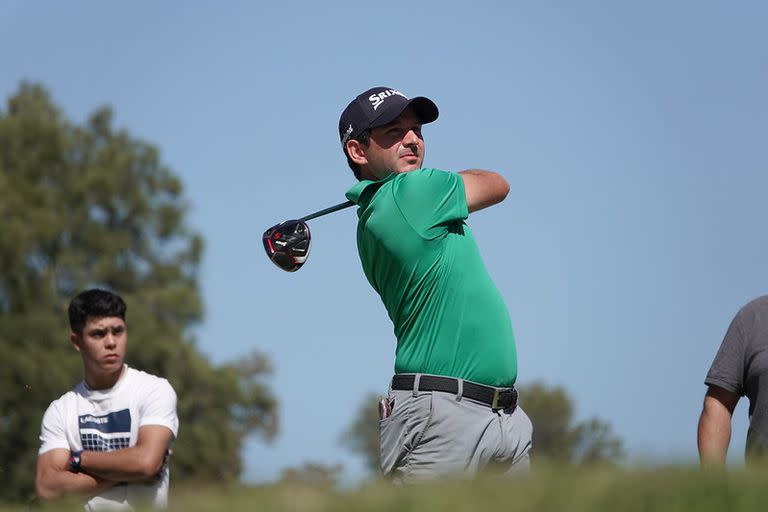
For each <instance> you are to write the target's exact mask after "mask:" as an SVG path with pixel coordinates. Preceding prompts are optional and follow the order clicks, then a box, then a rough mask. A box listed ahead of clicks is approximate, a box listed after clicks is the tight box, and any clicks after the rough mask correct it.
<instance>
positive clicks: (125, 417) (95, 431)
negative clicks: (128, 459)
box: [79, 409, 131, 452]
mask: <svg viewBox="0 0 768 512" xmlns="http://www.w3.org/2000/svg"><path fill="white" fill-rule="evenodd" d="M79 423H80V441H81V442H82V443H83V450H90V451H94V452H111V451H112V450H119V449H120V448H128V446H129V445H130V442H131V411H130V410H129V409H123V410H122V411H117V412H111V413H109V414H105V415H103V416H94V415H93V414H83V415H81V416H80V417H79Z"/></svg>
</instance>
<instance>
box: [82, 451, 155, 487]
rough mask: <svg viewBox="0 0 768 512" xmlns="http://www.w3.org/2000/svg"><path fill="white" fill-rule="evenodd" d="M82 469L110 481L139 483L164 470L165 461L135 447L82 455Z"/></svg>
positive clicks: (88, 452) (87, 452) (86, 452)
mask: <svg viewBox="0 0 768 512" xmlns="http://www.w3.org/2000/svg"><path fill="white" fill-rule="evenodd" d="M81 457H82V460H81V466H80V467H81V468H82V470H83V471H85V472H86V473H89V474H91V475H96V476H98V477H101V478H106V479H108V480H117V481H121V482H139V481H144V480H148V479H151V478H154V477H155V476H157V474H158V473H159V472H160V470H161V469H162V468H163V460H162V459H160V460H159V461H158V460H157V459H156V457H151V456H150V455H148V454H147V453H146V451H145V450H142V449H141V448H139V447H136V446H133V447H130V448H123V449H121V450H116V451H113V452H92V451H85V452H83V453H82V456H81Z"/></svg>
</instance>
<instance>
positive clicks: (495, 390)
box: [491, 388, 502, 411]
mask: <svg viewBox="0 0 768 512" xmlns="http://www.w3.org/2000/svg"><path fill="white" fill-rule="evenodd" d="M501 391H502V390H501V389H499V388H493V402H492V403H491V409H493V410H494V411H497V410H499V409H501V407H499V395H500V394H501Z"/></svg>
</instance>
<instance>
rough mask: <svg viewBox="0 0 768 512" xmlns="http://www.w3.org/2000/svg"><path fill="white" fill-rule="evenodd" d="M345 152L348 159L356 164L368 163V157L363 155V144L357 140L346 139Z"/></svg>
mask: <svg viewBox="0 0 768 512" xmlns="http://www.w3.org/2000/svg"><path fill="white" fill-rule="evenodd" d="M347 154H348V155H349V159H350V160H352V161H353V162H355V163H356V164H357V165H365V164H367V163H368V158H366V156H365V146H363V143H362V142H360V141H359V140H355V139H350V140H348V141H347Z"/></svg>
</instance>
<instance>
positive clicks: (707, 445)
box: [698, 386, 739, 468]
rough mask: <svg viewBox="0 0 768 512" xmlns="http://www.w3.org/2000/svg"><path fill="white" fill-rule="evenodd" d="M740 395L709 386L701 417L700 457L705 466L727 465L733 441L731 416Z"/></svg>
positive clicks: (717, 466)
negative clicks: (730, 444)
mask: <svg viewBox="0 0 768 512" xmlns="http://www.w3.org/2000/svg"><path fill="white" fill-rule="evenodd" d="M738 401H739V395H737V394H736V393H733V392H731V391H727V390H725V389H723V388H720V387H717V386H709V389H708V390H707V394H706V396H705V397H704V408H703V410H702V411H701V417H700V418H699V435H698V442H699V458H700V459H701V465H702V466H704V467H714V468H722V467H725V458H726V455H727V454H728V444H729V443H730V442H731V417H732V416H733V410H734V409H735V408H736V404H737V403H738Z"/></svg>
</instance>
